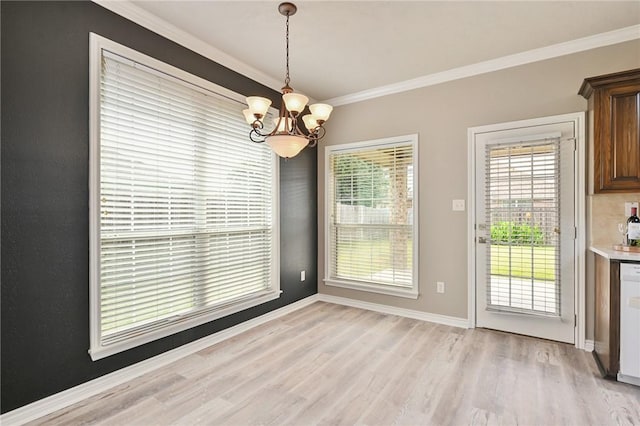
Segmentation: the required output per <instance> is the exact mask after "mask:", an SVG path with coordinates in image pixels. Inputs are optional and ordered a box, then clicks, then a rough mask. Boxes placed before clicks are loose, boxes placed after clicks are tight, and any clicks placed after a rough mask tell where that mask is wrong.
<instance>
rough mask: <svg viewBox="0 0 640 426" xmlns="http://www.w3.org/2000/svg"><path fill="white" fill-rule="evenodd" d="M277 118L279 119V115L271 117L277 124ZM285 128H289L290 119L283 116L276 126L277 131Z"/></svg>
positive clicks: (284, 130) (282, 130) (285, 129)
mask: <svg viewBox="0 0 640 426" xmlns="http://www.w3.org/2000/svg"><path fill="white" fill-rule="evenodd" d="M278 120H280V118H279V117H277V118H274V119H273V124H275V125H276V126H278ZM285 126H286V127H285ZM287 129H289V130H291V119H290V118H286V119H285V118H283V119H282V120H280V125H279V126H278V132H286V131H287Z"/></svg>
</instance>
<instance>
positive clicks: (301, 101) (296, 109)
mask: <svg viewBox="0 0 640 426" xmlns="http://www.w3.org/2000/svg"><path fill="white" fill-rule="evenodd" d="M282 100H283V101H284V105H285V107H286V108H287V110H289V112H293V113H296V114H297V113H300V112H302V111H303V110H304V107H305V106H307V102H309V98H307V97H306V96H305V95H301V94H300V93H286V94H284V95H282Z"/></svg>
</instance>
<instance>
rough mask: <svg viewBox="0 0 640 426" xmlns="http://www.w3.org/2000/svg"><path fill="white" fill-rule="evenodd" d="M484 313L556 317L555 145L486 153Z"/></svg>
mask: <svg viewBox="0 0 640 426" xmlns="http://www.w3.org/2000/svg"><path fill="white" fill-rule="evenodd" d="M486 150H487V151H486V174H487V176H486V180H485V181H486V192H485V193H486V197H487V198H486V206H487V208H486V212H487V218H486V220H487V222H486V223H487V224H489V226H490V229H491V240H490V242H491V244H490V251H489V256H487V270H488V271H491V273H490V274H488V277H487V279H488V283H487V289H488V291H487V307H488V309H489V310H498V311H511V312H521V313H529V314H541V315H552V316H559V315H560V197H559V191H560V167H559V164H560V141H559V139H555V140H551V141H549V140H542V141H532V142H527V143H516V144H494V145H487V148H486Z"/></svg>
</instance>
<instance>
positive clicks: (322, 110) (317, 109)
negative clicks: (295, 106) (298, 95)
mask: <svg viewBox="0 0 640 426" xmlns="http://www.w3.org/2000/svg"><path fill="white" fill-rule="evenodd" d="M309 110H310V111H311V114H313V115H314V116H315V117H316V119H317V120H323V121H327V120H328V119H329V116H330V115H331V111H333V107H332V106H331V105H328V104H313V105H309Z"/></svg>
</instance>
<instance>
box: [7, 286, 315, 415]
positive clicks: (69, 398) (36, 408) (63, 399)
mask: <svg viewBox="0 0 640 426" xmlns="http://www.w3.org/2000/svg"><path fill="white" fill-rule="evenodd" d="M317 296H318V295H317V294H314V295H312V296H309V297H307V298H305V299H302V300H299V301H297V302H294V303H291V304H289V305H287V306H283V307H282V308H279V309H276V310H274V311H271V312H268V313H266V314H264V315H261V316H259V317H256V318H253V319H250V320H248V321H245V322H243V323H241V324H238V325H235V326H233V327H229V328H227V329H225V330H221V331H219V332H217V333H215V334H211V335H209V336H207V337H203V338H202V339H199V340H196V341H193V342H191V343H187V344H186V345H183V346H180V347H178V348H175V349H172V350H170V351H167V352H164V353H162V354H160V355H156V356H154V357H153V358H149V359H146V360H144V361H141V362H138V363H136V364H133V365H130V366H128V367H125V368H122V369H120V370H117V371H114V372H112V373H109V374H106V375H104V376H101V377H98V378H97V379H93V380H91V381H89V382H86V383H82V384H80V385H78V386H75V387H72V388H69V389H67V390H64V391H62V392H59V393H56V394H54V395H51V396H48V397H46V398H43V399H40V400H38V401H35V402H32V403H31V404H28V405H25V406H23V407H20V408H16V409H15V410H12V411H9V412H6V413H4V414H3V415H2V416H0V424H2V425H3V426H11V425H22V424H24V423H27V422H30V421H32V420H35V419H37V418H40V417H43V416H46V415H48V414H51V413H53V412H54V411H57V410H61V409H63V408H65V407H68V406H70V405H72V404H75V403H77V402H80V401H82V400H84V399H86V398H89V397H91V396H93V395H97V394H99V393H101V392H104V391H106V390H109V389H111V388H112V387H114V386H118V385H120V384H122V383H125V382H127V381H129V380H131V379H133V378H135V377H138V376H141V375H143V374H146V373H149V372H151V371H154V370H156V369H158V368H161V367H164V366H166V365H168V364H171V363H172V362H175V361H177V360H179V359H180V358H183V357H185V356H187V355H191V354H193V353H196V352H198V351H200V350H202V349H205V348H208V347H209V346H211V345H215V344H216V343H219V342H221V341H223V340H226V339H229V338H231V337H234V336H237V335H238V334H240V333H243V332H245V331H247V330H249V329H251V328H254V327H256V326H258V325H261V324H264V323H266V322H268V321H271V320H274V319H277V318H279V317H282V316H284V315H287V314H289V313H291V312H293V311H296V310H298V309H301V308H304V307H306V306H309V305H311V304H312V303H314V302H316V301H317V300H318V297H317Z"/></svg>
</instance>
